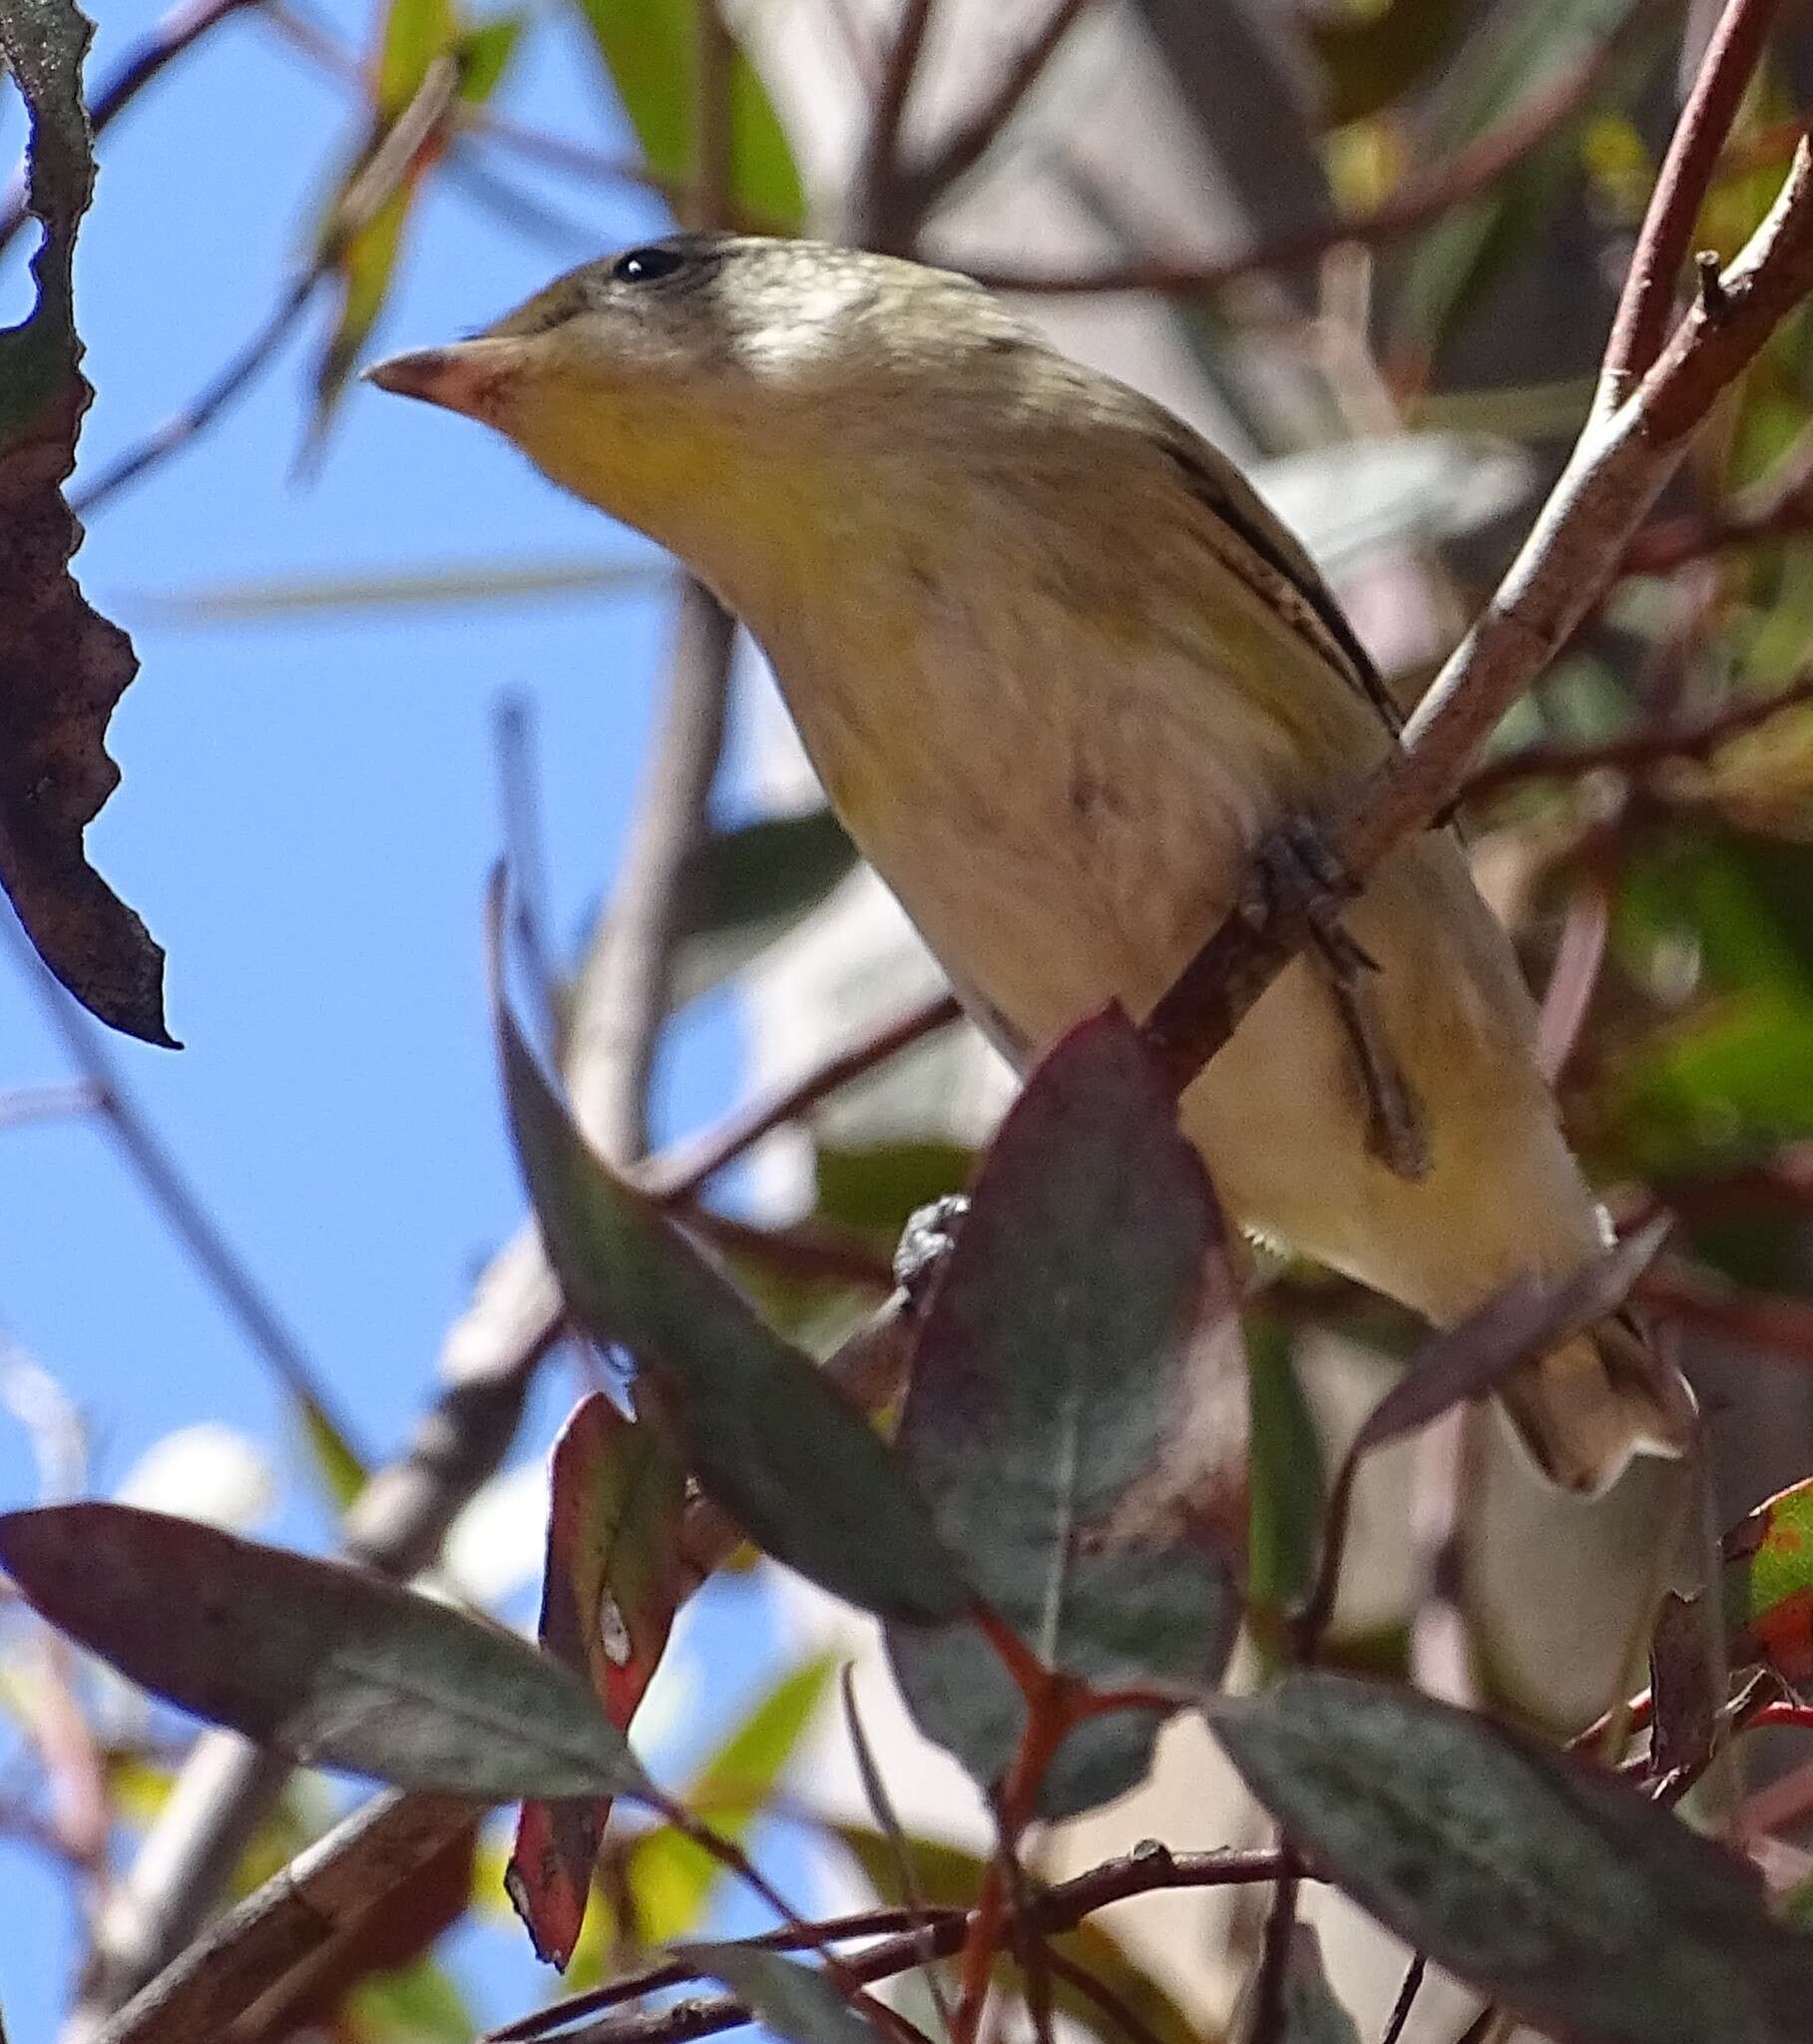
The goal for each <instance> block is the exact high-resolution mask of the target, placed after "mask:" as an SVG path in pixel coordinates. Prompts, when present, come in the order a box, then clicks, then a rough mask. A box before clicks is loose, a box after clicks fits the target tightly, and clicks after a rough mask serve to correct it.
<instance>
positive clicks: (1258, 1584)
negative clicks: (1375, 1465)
mask: <svg viewBox="0 0 1813 2044" xmlns="http://www.w3.org/2000/svg"><path fill="white" fill-rule="evenodd" d="M1246 1371H1247V1382H1248V1384H1249V1386H1250V1389H1251V1393H1252V1440H1251V1445H1250V1447H1249V1449H1248V1482H1249V1487H1250V1490H1251V1493H1252V1502H1251V1507H1250V1512H1249V1518H1248V1526H1247V1536H1246V1596H1247V1602H1248V1604H1249V1605H1251V1606H1252V1607H1253V1608H1254V1609H1255V1610H1259V1611H1264V1612H1266V1613H1268V1614H1270V1615H1271V1616H1272V1617H1273V1618H1274V1619H1281V1618H1282V1617H1283V1615H1284V1614H1285V1613H1286V1612H1288V1611H1291V1610H1293V1609H1294V1608H1295V1607H1296V1606H1297V1605H1298V1604H1300V1603H1301V1602H1302V1600H1303V1597H1304V1595H1305V1593H1306V1592H1307V1591H1308V1589H1309V1585H1310V1582H1311V1581H1312V1579H1313V1578H1314V1575H1315V1568H1316V1554H1317V1551H1318V1549H1319V1548H1320V1545H1321V1537H1322V1513H1323V1508H1324V1506H1325V1504H1326V1503H1327V1489H1328V1486H1327V1472H1326V1470H1325V1469H1324V1467H1323V1458H1322V1442H1321V1437H1320V1435H1319V1434H1318V1433H1317V1431H1316V1423H1315V1418H1314V1415H1313V1414H1312V1413H1311V1412H1310V1409H1309V1403H1308V1400H1307V1399H1306V1398H1305V1397H1304V1395H1303V1386H1302V1384H1301V1382H1300V1381H1299V1380H1298V1377H1297V1370H1296V1364H1295V1362H1294V1361H1293V1359H1292V1356H1291V1343H1290V1336H1289V1334H1288V1332H1287V1331H1286V1330H1285V1329H1284V1328H1282V1327H1280V1326H1279V1325H1278V1324H1277V1323H1276V1322H1275V1321H1268V1320H1254V1321H1253V1322H1251V1323H1249V1325H1248V1327H1247V1333H1246Z"/></svg>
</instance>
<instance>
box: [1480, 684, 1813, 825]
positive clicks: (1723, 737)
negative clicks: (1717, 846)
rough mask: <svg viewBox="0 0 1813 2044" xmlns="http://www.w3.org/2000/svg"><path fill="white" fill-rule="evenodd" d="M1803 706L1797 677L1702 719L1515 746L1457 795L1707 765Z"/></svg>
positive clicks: (1806, 698)
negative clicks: (1588, 739) (1680, 763)
mask: <svg viewBox="0 0 1813 2044" xmlns="http://www.w3.org/2000/svg"><path fill="white" fill-rule="evenodd" d="M1809 703H1813V674H1806V675H1801V676H1799V677H1798V678H1797V679H1796V680H1794V681H1792V682H1790V683H1789V684H1788V686H1787V687H1786V688H1784V689H1781V690H1778V691H1777V692H1776V693H1775V694H1774V695H1771V696H1762V697H1751V698H1748V699H1747V700H1745V701H1744V702H1741V703H1729V704H1726V705H1725V706H1724V708H1722V709H1720V710H1713V711H1708V712H1707V713H1706V714H1705V715H1704V716H1703V717H1697V718H1692V719H1682V720H1681V721H1680V722H1679V723H1677V724H1658V725H1651V726H1649V727H1648V728H1647V729H1645V730H1641V731H1634V732H1628V733H1626V734H1625V735H1624V736H1623V737H1621V738H1615V739H1601V740H1598V741H1596V742H1595V743H1593V744H1590V745H1572V744H1569V743H1567V742H1566V741H1564V740H1559V739H1557V740H1553V741H1547V740H1546V741H1543V742H1541V743H1539V744H1535V745H1529V746H1521V747H1519V748H1518V750H1517V751H1516V752H1514V753H1507V754H1506V755H1505V756H1504V757H1503V759H1499V760H1488V761H1487V762H1486V764H1485V766H1483V767H1478V768H1476V769H1475V770H1474V771H1473V772H1472V773H1470V774H1469V775H1468V776H1467V779H1466V781H1465V783H1464V785H1463V788H1462V796H1463V799H1464V800H1467V801H1470V802H1473V801H1483V800H1487V799H1489V798H1490V797H1492V796H1494V795H1499V794H1503V793H1504V791H1505V790H1506V788H1508V787H1518V786H1521V785H1522V784H1523V783H1524V782H1525V781H1529V780H1578V779H1580V778H1581V777H1582V776H1583V775H1584V774H1587V773H1600V772H1606V771H1618V772H1625V773H1631V772H1640V771H1641V770H1642V769H1643V768H1645V767H1659V766H1665V765H1667V764H1668V763H1669V762H1671V761H1676V760H1700V761H1704V760H1708V759H1710V758H1711V756H1712V755H1713V754H1714V753H1716V752H1717V751H1718V749H1719V748H1720V747H1721V746H1726V745H1729V744H1730V743H1731V741H1732V740H1733V739H1737V738H1742V737H1744V736H1745V735H1746V734H1747V733H1749V732H1753V731H1757V730H1759V729H1760V728H1761V727H1762V726H1763V725H1765V724H1768V723H1770V722H1771V721H1772V720H1773V719H1774V718H1777V717H1779V716H1781V715H1782V713H1783V712H1784V711H1788V710H1799V709H1802V708H1804V707H1805V706H1806V705H1807V704H1809Z"/></svg>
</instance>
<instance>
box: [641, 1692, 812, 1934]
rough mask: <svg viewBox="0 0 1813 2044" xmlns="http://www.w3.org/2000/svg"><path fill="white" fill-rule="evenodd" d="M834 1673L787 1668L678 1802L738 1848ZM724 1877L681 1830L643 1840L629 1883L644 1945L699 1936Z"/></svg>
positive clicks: (718, 1863) (652, 1833) (718, 1865)
mask: <svg viewBox="0 0 1813 2044" xmlns="http://www.w3.org/2000/svg"><path fill="white" fill-rule="evenodd" d="M831 1668H832V1663H831V1661H830V1659H829V1658H828V1657H825V1656H817V1657H814V1658H813V1659H812V1660H810V1661H807V1662H805V1663H803V1664H802V1665H801V1666H800V1667H798V1668H795V1669H791V1670H789V1672H788V1673H787V1674H785V1675H783V1676H782V1677H781V1679H780V1680H779V1681H778V1682H777V1683H776V1684H775V1685H774V1687H773V1688H772V1689H770V1690H769V1691H768V1693H767V1695H766V1696H764V1697H762V1698H761V1700H760V1701H759V1702H758V1703H757V1704H756V1706H755V1708H754V1709H753V1710H752V1711H751V1712H750V1713H749V1715H748V1716H747V1717H746V1718H745V1719H744V1720H743V1721H742V1723H741V1724H740V1725H738V1726H737V1727H736V1729H735V1730H734V1731H733V1732H732V1733H731V1734H730V1736H729V1738H728V1739H726V1740H725V1741H724V1743H723V1744H722V1745H721V1746H720V1747H719V1748H718V1749H717V1751H716V1752H715V1753H714V1754H712V1756H711V1757H710V1759H709V1760H707V1761H706V1762H705V1764H704V1766H703V1767H702V1768H700V1769H699V1771H698V1773H697V1774H696V1775H694V1776H693V1778H692V1780H691V1781H690V1782H689V1783H688V1784H687V1785H686V1789H685V1793H684V1794H683V1796H682V1797H681V1800H682V1801H683V1802H684V1804H685V1806H686V1807H687V1808H688V1809H690V1810H693V1811H695V1812H696V1813H697V1814H698V1815H700V1816H702V1817H703V1818H704V1819H705V1821H706V1822H707V1823H708V1824H709V1825H710V1826H711V1828H712V1829H713V1830H714V1831H716V1832H717V1833H718V1834H719V1835H720V1836H721V1837H726V1838H728V1839H730V1840H731V1841H732V1842H733V1843H735V1844H741V1843H742V1841H743V1840H744V1839H745V1838H746V1837H747V1836H748V1834H749V1830H750V1828H751V1826H752V1825H753V1824H754V1822H755V1819H756V1818H757V1816H759V1815H760V1813H761V1809H762V1806H763V1804H764V1803H766V1802H767V1800H768V1798H769V1796H770V1795H772V1793H773V1792H774V1789H775V1788H776V1787H777V1786H778V1784H779V1782H780V1778H781V1776H782V1775H784V1774H785V1773H786V1770H787V1767H788V1765H789V1764H790V1763H791V1761H792V1759H793V1756H794V1754H795V1753H796V1752H797V1751H798V1749H799V1742H800V1740H801V1739H802V1738H803V1737H804V1736H805V1733H806V1729H807V1727H808V1726H810V1724H811V1722H812V1720H813V1718H814V1717H816V1716H817V1713H818V1709H819V1706H820V1705H821V1704H822V1703H823V1701H824V1694H825V1686H826V1685H827V1683H829V1681H830V1679H831ZM723 1872H724V1869H723V1864H722V1862H721V1861H719V1860H716V1859H713V1858H712V1857H711V1855H710V1854H709V1853H708V1852H706V1851H705V1850H704V1848H703V1847H702V1846H700V1845H698V1844H696V1843H695V1842H694V1841H693V1840H692V1839H691V1838H688V1837H685V1836H683V1835H682V1834H681V1833H680V1832H679V1831H675V1830H656V1831H650V1832H649V1833H648V1834H647V1835H646V1836H644V1837H642V1838H639V1839H638V1840H637V1841H636V1844H635V1845H634V1846H633V1847H632V1848H631V1851H630V1855H629V1866H628V1871H627V1879H628V1881H629V1885H630V1891H631V1893H632V1895H633V1896H634V1897H635V1901H636V1927H637V1931H638V1933H639V1935H640V1936H641V1938H642V1940H643V1941H644V1942H645V1943H647V1944H668V1943H671V1942H672V1941H673V1940H674V1939H675V1938H680V1937H685V1936H687V1935H688V1934H689V1933H690V1932H692V1931H694V1930H696V1929H697V1928H698V1927H699V1925H700V1924H701V1923H702V1922H703V1921H704V1919H705V1913H706V1911H707V1910H708V1909H709V1907H710V1905H711V1897H712V1895H713V1893H714V1892H715V1890H716V1888H717V1885H718V1883H719V1881H720V1880H721V1879H722V1878H723Z"/></svg>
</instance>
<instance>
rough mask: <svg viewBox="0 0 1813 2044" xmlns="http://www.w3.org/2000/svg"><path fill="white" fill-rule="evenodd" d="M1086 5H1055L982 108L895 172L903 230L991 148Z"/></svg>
mask: <svg viewBox="0 0 1813 2044" xmlns="http://www.w3.org/2000/svg"><path fill="white" fill-rule="evenodd" d="M1090 4H1091V0H1054V4H1053V5H1052V7H1051V8H1050V9H1049V11H1048V12H1047V14H1046V17H1045V19H1044V21H1042V22H1041V23H1040V24H1039V26H1038V27H1037V28H1036V29H1035V30H1034V31H1033V33H1032V34H1031V35H1030V36H1029V37H1028V38H1027V40H1026V42H1025V43H1024V44H1023V45H1022V46H1021V48H1020V49H1019V50H1018V51H1016V53H1015V54H1014V56H1013V57H1011V58H1010V59H1009V60H1008V63H1007V65H1006V67H1005V68H1004V69H1003V71H1002V73H1001V76H1000V77H999V78H998V79H996V81H995V85H994V89H993V90H992V91H991V92H989V93H988V94H987V95H986V96H985V97H984V99H983V101H982V103H981V105H980V106H978V107H977V108H976V110H975V111H974V112H973V113H972V114H970V115H969V117H968V118H967V119H965V120H963V121H960V122H959V123H958V124H957V126H956V127H955V128H953V129H952V130H951V132H950V133H949V134H948V135H947V136H946V137H945V138H944V140H943V141H942V142H940V143H938V144H937V145H936V146H935V147H934V148H932V149H931V150H930V151H929V152H928V153H927V155H926V157H925V159H924V160H923V161H922V162H920V163H912V162H910V161H909V162H907V163H905V164H902V165H901V167H900V169H899V170H898V172H897V173H896V188H897V189H896V195H895V202H894V203H895V206H896V209H897V213H898V224H899V227H900V229H901V230H902V231H904V228H905V227H906V226H907V225H908V224H910V225H911V226H913V227H917V226H918V225H919V223H921V222H922V221H923V220H924V219H925V217H926V215H927V214H928V213H930V212H931V210H932V209H933V207H935V206H936V205H937V204H938V202H939V200H940V199H942V198H943V197H944V195H945V193H947V192H948V191H949V190H950V188H951V187H952V186H953V185H955V184H956V183H957V182H958V181H959V180H960V179H963V178H966V177H968V176H969V174H970V172H971V171H973V170H974V169H975V168H976V166H977V165H978V164H979V163H980V162H981V161H982V159H983V158H984V157H985V156H986V155H987V154H988V152H989V151H990V150H991V149H992V148H993V147H994V145H995V143H996V141H997V140H998V139H999V138H1000V136H1001V133H1002V131H1003V130H1004V129H1005V128H1006V127H1007V125H1008V123H1009V122H1010V121H1011V120H1012V119H1013V118H1014V116H1015V115H1016V114H1017V113H1018V112H1019V111H1020V108H1021V107H1022V105H1024V103H1025V101H1026V97H1027V95H1028V94H1029V93H1030V92H1031V91H1032V89H1033V87H1034V86H1036V85H1037V84H1038V83H1039V81H1040V79H1041V78H1042V77H1043V76H1044V75H1045V71H1046V67H1047V66H1048V65H1049V64H1050V63H1051V61H1052V59H1053V58H1054V57H1055V56H1056V55H1057V54H1058V50H1059V46H1060V45H1061V44H1062V43H1063V42H1064V39H1065V38H1066V37H1067V36H1068V35H1069V34H1070V32H1071V30H1072V29H1073V28H1074V27H1075V26H1076V25H1077V23H1078V21H1079V20H1080V19H1081V18H1082V16H1083V13H1084V10H1085V9H1086V8H1087V7H1089V6H1090Z"/></svg>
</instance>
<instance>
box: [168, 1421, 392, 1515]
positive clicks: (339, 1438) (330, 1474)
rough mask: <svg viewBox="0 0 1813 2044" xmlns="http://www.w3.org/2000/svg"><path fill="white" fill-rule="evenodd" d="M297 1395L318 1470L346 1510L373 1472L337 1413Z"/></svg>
mask: <svg viewBox="0 0 1813 2044" xmlns="http://www.w3.org/2000/svg"><path fill="white" fill-rule="evenodd" d="M294 1396H295V1409H296V1417H297V1418H298V1419H299V1420H300V1421H301V1423H302V1438H303V1440H304V1442H305V1443H306V1444H307V1447H308V1458H309V1460H310V1461H311V1462H312V1463H313V1464H314V1468H315V1473H316V1474H317V1475H318V1476H319V1477H320V1479H321V1484H322V1487H323V1488H324V1489H325V1491H326V1493H327V1496H328V1500H329V1502H330V1503H331V1504H332V1505H333V1508H334V1510H335V1511H339V1512H343V1511H345V1510H346V1509H347V1508H348V1507H349V1506H350V1505H351V1503H352V1501H353V1499H354V1498H356V1497H357V1496H358V1494H359V1492H360V1491H362V1490H363V1489H364V1488H365V1482H366V1478H367V1477H368V1476H369V1475H370V1473H371V1472H370V1471H369V1470H368V1469H367V1468H366V1467H365V1464H364V1461H363V1459H362V1458H361V1457H360V1454H359V1451H358V1450H357V1448H355V1447H354V1446H353V1445H352V1443H351V1442H350V1441H349V1440H348V1439H347V1438H346V1436H345V1434H344V1433H342V1432H341V1430H340V1428H339V1426H338V1425H337V1424H336V1422H335V1420H334V1417H333V1414H332V1413H331V1412H329V1411H328V1410H327V1409H326V1408H325V1407H324V1406H323V1405H322V1404H321V1402H320V1400H319V1399H317V1398H312V1397H309V1396H307V1395H306V1394H304V1393H296V1394H294ZM173 1502H175V1500H173ZM185 1502H192V1500H185Z"/></svg>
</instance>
